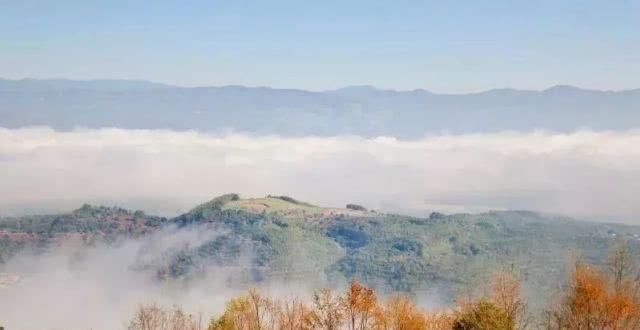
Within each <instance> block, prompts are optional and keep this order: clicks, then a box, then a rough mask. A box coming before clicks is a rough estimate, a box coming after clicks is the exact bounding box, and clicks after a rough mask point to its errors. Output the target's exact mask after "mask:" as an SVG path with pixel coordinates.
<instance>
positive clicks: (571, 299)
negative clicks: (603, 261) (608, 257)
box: [549, 263, 640, 330]
mask: <svg viewBox="0 0 640 330" xmlns="http://www.w3.org/2000/svg"><path fill="white" fill-rule="evenodd" d="M618 270H619V269H612V270H611V272H610V274H609V275H607V274H604V273H603V272H602V271H600V270H598V269H597V268H595V267H594V266H591V265H588V264H582V263H578V264H577V265H576V266H575V269H574V271H573V274H572V275H571V278H570V280H569V285H568V288H567V290H566V292H565V293H564V295H563V297H562V299H561V301H560V303H559V304H558V305H557V306H554V308H553V311H552V312H551V315H550V317H551V319H550V322H549V323H550V328H553V329H612V330H617V329H621V330H622V329H637V328H638V327H640V299H638V295H637V292H638V283H637V281H635V280H634V279H633V278H630V277H628V275H621V274H623V273H622V272H619V271H618Z"/></svg>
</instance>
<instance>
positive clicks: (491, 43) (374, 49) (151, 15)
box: [0, 0, 640, 92]
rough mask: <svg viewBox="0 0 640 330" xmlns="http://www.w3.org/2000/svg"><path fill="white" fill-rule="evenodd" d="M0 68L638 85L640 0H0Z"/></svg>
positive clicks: (386, 83)
mask: <svg viewBox="0 0 640 330" xmlns="http://www.w3.org/2000/svg"><path fill="white" fill-rule="evenodd" d="M0 6H1V8H2V10H0V40H1V42H0V77H2V78H9V79H21V78H71V79H143V80H152V81H159V82H165V83H170V84H175V85H181V86H203V85H247V86H271V87H279V88H303V89H311V90H324V89H332V88H338V87H342V86H347V85H375V86H378V87H382V88H393V89H414V88H424V89H428V90H431V91H434V92H473V91H481V90H486V89H492V88H503V87H513V88H522V89H544V88H547V87H549V86H553V85H557V84H569V85H576V86H580V87H585V88H597V89H616V90H617V89H631V88H638V87H640V65H638V63H637V62H638V61H637V60H638V59H639V58H640V19H639V17H640V1H625V0H620V1H594V0H582V1H576V0H567V1H489V0H487V1H373V0H368V1H333V0H327V1H313V2H312V1H122V0H110V1H98V0H96V1H84V0H83V1H76V0H56V1H53V0H51V1H46V0H43V1H32V0H23V1H13V0H0Z"/></svg>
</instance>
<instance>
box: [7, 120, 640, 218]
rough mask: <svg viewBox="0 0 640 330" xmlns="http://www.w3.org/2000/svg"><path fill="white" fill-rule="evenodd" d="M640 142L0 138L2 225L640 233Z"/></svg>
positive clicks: (637, 135) (629, 138)
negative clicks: (222, 217) (591, 222)
mask: <svg viewBox="0 0 640 330" xmlns="http://www.w3.org/2000/svg"><path fill="white" fill-rule="evenodd" d="M638 146H640V131H634V130H632V131H588V130H584V131H576V132H573V133H552V132H544V131H534V132H503V133H496V134H471V135H446V134H442V135H432V136H425V137H424V138H421V139H415V140H399V139H396V138H393V137H378V138H363V137H358V136H338V137H279V136H253V135H247V134H205V133H198V132H192V131H170V130H125V129H75V130H73V131H56V130H53V129H50V128H46V127H34V128H21V129H4V128H0V169H1V170H0V183H1V184H0V214H3V215H10V214H20V213H36V212H37V213H42V212H58V211H69V210H71V209H73V208H76V207H79V206H80V205H81V204H82V203H85V202H91V203H105V204H109V205H118V206H123V207H130V208H137V209H144V210H146V211H149V212H151V213H157V214H162V215H173V214H177V213H180V212H184V211H186V210H188V209H189V208H191V207H193V206H194V205H195V204H197V203H200V202H203V201H206V200H208V199H211V198H213V197H215V196H216V195H220V194H223V193H228V192H237V193H240V194H241V195H243V196H247V197H255V196H263V195H267V194H279V195H290V196H293V197H295V198H297V199H301V200H305V201H308V202H311V203H315V204H320V205H327V206H342V205H344V204H346V203H351V202H353V203H359V204H363V205H365V206H367V207H370V208H376V209H382V210H387V211H404V212H412V213H425V214H426V212H428V211H431V210H438V211H442V212H476V211H484V210H490V209H530V210H538V211H543V212H550V213H562V214H567V215H571V216H575V217H580V218H588V219H595V220H603V221H612V220H613V221H623V222H629V223H638V224H640V219H637V218H636V215H637V214H639V211H640V204H638V203H637V196H638V194H639V193H640V148H638Z"/></svg>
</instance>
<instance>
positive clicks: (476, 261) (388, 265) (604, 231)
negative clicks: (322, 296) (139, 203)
mask: <svg viewBox="0 0 640 330" xmlns="http://www.w3.org/2000/svg"><path fill="white" fill-rule="evenodd" d="M163 228H177V229H178V230H179V229H180V228H201V229H202V230H205V229H206V230H215V231H217V232H219V233H220V234H219V235H215V236H212V237H211V238H208V239H206V240H202V241H198V242H193V243H190V244H185V245H184V246H182V247H181V248H180V251H174V252H173V253H172V254H171V255H170V256H168V257H167V258H166V260H165V259H163V261H162V263H160V264H153V265H144V267H155V268H156V273H157V274H158V278H159V279H164V280H169V279H172V278H180V277H187V278H188V277H190V276H194V275H197V274H198V273H201V272H205V271H206V270H207V269H208V267H209V266H211V265H219V264H229V263H233V262H236V261H237V260H239V259H241V258H242V257H243V256H246V255H249V256H250V257H249V258H248V262H247V264H245V265H243V266H244V267H246V276H244V277H242V279H241V280H242V281H244V282H248V283H254V282H260V281H264V280H268V279H284V280H289V281H293V280H300V281H309V280H311V279H313V280H318V281H325V282H330V283H346V282H348V281H349V280H350V279H352V278H359V279H360V280H361V281H362V282H363V283H365V284H366V285H369V286H371V287H372V288H375V289H376V290H378V292H380V293H386V292H397V291H400V292H406V293H409V294H411V295H415V296H419V295H423V294H425V293H428V292H432V291H433V290H434V289H437V290H438V294H439V295H440V296H441V297H443V299H444V300H445V302H451V301H453V298H454V297H455V296H456V293H457V292H459V290H460V289H461V288H465V287H471V286H477V285H479V284H480V283H484V282H485V281H486V280H487V274H488V270H494V269H498V268H500V267H505V266H506V267H509V268H510V269H513V270H515V271H517V272H518V273H519V274H521V277H522V281H523V286H524V287H525V288H526V289H527V291H528V292H529V293H530V295H531V296H532V297H531V300H532V304H534V305H540V304H541V303H542V302H544V301H546V299H547V298H548V297H550V296H551V295H552V294H553V292H554V291H555V290H556V289H557V283H558V282H559V281H560V280H561V279H562V278H564V276H566V274H567V271H566V269H567V267H566V265H567V264H568V263H569V262H570V261H571V260H572V258H576V257H577V256H580V258H582V260H584V261H585V262H588V263H590V264H594V265H596V266H601V265H604V262H605V260H606V258H607V252H606V251H608V250H609V248H610V247H611V246H613V245H614V244H615V243H616V242H618V241H621V240H622V241H626V242H627V245H628V247H629V249H630V251H632V253H635V254H637V253H638V251H639V250H640V241H639V240H638V235H640V228H638V227H634V226H624V225H615V224H599V223H588V222H580V221H574V220H571V219H567V218H563V217H555V216H546V215H540V214H537V213H533V212H526V211H504V212H489V213H481V214H454V215H444V214H438V213H434V214H432V216H431V217H428V218H418V217H409V216H402V215H396V214H386V213H379V212H375V211H367V210H366V209H364V208H354V207H350V208H344V209H342V208H322V207H318V206H314V205H312V204H309V203H304V202H300V201H297V200H295V199H293V198H290V197H287V196H269V197H266V198H258V199H241V198H240V197H239V196H238V195H235V194H229V195H224V196H221V197H218V198H216V199H213V200H212V201H210V202H207V203H204V204H202V205H200V206H197V207H195V208H194V209H193V210H191V211H190V212H187V213H185V214H183V215H180V216H177V217H175V218H171V219H166V218H161V217H155V216H149V215H146V214H144V213H142V212H132V211H127V210H123V209H119V208H108V207H94V206H88V205H87V206H84V207H82V208H80V209H78V210H76V211H74V212H72V213H70V214H64V215H51V216H26V217H17V218H6V219H2V220H0V256H1V257H2V260H1V261H0V262H7V261H8V260H9V259H11V258H12V256H14V255H15V254H16V253H17V252H18V251H20V250H24V249H29V248H35V249H37V250H40V251H42V250H46V249H49V248H53V247H55V246H56V245H58V244H60V243H61V242H65V241H68V240H77V241H80V242H82V244H88V245H95V244H118V242H119V241H120V240H121V239H125V238H135V237H141V236H144V235H147V234H149V233H152V232H155V231H158V230H162V229H163ZM247 251H250V252H251V253H247ZM531 288H535V289H534V290H529V289H531Z"/></svg>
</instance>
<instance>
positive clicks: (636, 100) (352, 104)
mask: <svg viewBox="0 0 640 330" xmlns="http://www.w3.org/2000/svg"><path fill="white" fill-rule="evenodd" d="M638 109H640V90H639V89H634V90H626V91H598V90H588V89H581V88H576V87H572V86H554V87H552V88H549V89H546V90H542V91H525V90H515V89H508V88H505V89H494V90H489V91H486V92H481V93H471V94H436V93H431V92H428V91H425V90H413V91H393V90H381V89H377V88H374V87H370V86H352V87H346V88H341V89H337V90H330V91H322V92H313V91H304V90H295V89H275V88H268V87H243V86H222V87H193V88H186V87H176V86H170V85H164V84H158V83H151V82H144V81H118V80H113V81H111V80H98V81H74V80H31V79H29V80H0V126H3V127H9V128H14V127H23V126H33V125H45V126H51V127H54V128H57V129H71V128H74V127H121V128H140V129H153V128H165V129H177V130H189V129H195V130H199V131H206V132H220V131H229V130H231V131H241V132H249V133H256V134H280V135H295V136H299V135H321V136H327V135H363V136H377V135H390V136H398V137H419V136H423V135H425V134H429V133H437V132H441V131H448V132H452V133H469V132H495V131H502V130H534V129H545V130H552V131H572V130H576V129H581V128H592V129H629V128H634V127H635V126H637V123H638V122H640V111H638ZM461 118H464V119H465V120H461ZM294 122H295V125H292V123H294Z"/></svg>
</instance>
